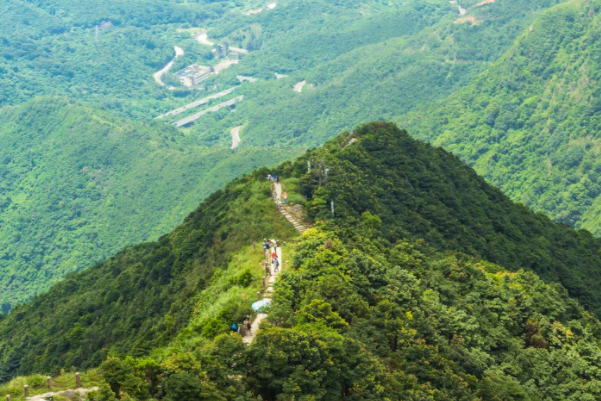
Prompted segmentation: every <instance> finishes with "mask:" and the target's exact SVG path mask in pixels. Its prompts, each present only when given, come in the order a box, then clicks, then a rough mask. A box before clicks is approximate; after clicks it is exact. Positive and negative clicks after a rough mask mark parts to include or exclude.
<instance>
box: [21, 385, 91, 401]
mask: <svg viewBox="0 0 601 401" xmlns="http://www.w3.org/2000/svg"><path fill="white" fill-rule="evenodd" d="M90 391H98V387H90V388H78V389H75V390H63V391H57V392H56V393H44V394H39V395H33V396H31V397H27V398H26V400H27V401H44V400H47V399H49V398H50V397H53V396H55V395H57V394H60V395H65V396H67V395H69V394H70V393H71V394H74V393H79V396H80V398H81V399H84V398H86V394H87V393H88V392H90Z"/></svg>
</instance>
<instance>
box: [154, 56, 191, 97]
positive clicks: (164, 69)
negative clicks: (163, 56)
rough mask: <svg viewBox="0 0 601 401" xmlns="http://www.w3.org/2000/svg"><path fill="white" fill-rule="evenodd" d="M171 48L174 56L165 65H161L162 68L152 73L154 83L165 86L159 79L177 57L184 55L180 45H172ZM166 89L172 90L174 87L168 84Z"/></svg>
mask: <svg viewBox="0 0 601 401" xmlns="http://www.w3.org/2000/svg"><path fill="white" fill-rule="evenodd" d="M173 49H174V50H175V57H173V60H171V61H170V62H169V63H168V64H167V65H166V66H165V67H163V69H162V70H160V71H158V72H157V73H156V74H154V75H153V77H154V80H155V81H156V83H157V84H159V85H161V86H165V83H164V82H163V81H162V80H161V78H162V77H163V75H165V74H166V73H168V72H169V70H170V69H171V67H173V63H175V60H177V58H178V57H181V56H183V55H184V49H182V48H181V47H179V46H174V47H173ZM167 89H169V90H174V89H175V88H174V87H173V86H169V87H167Z"/></svg>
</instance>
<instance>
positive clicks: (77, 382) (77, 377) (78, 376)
mask: <svg viewBox="0 0 601 401" xmlns="http://www.w3.org/2000/svg"><path fill="white" fill-rule="evenodd" d="M75 388H81V373H79V372H77V373H75Z"/></svg>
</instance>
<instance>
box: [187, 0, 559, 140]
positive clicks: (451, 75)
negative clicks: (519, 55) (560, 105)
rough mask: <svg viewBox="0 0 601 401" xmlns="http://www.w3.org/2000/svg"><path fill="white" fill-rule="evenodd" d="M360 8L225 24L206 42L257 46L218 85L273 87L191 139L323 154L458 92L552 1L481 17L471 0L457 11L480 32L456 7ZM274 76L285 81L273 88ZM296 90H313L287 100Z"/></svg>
mask: <svg viewBox="0 0 601 401" xmlns="http://www.w3.org/2000/svg"><path fill="white" fill-rule="evenodd" d="M358 3H365V2H353V1H351V2H344V4H342V2H329V3H327V4H325V3H324V4H322V2H319V1H313V2H306V3H302V6H301V5H299V4H298V2H282V3H281V5H278V8H277V9H275V10H273V11H272V12H269V13H261V14H258V15H257V16H255V18H254V19H252V20H251V21H248V20H247V21H246V22H245V23H243V22H241V21H240V19H239V18H237V19H233V18H230V19H224V21H227V23H225V24H221V25H219V26H218V28H216V29H214V30H211V31H209V33H210V34H213V33H214V34H215V35H217V37H223V38H235V39H237V38H240V37H241V38H248V37H249V36H251V35H254V36H255V37H257V38H259V39H260V40H262V47H261V49H260V50H257V51H254V52H251V53H250V55H248V56H247V57H245V58H244V60H243V62H242V63H241V64H240V65H239V66H237V67H236V69H235V70H234V69H232V70H231V71H227V72H226V74H225V76H227V74H234V73H238V72H241V73H242V74H243V75H251V76H256V77H261V78H266V79H267V78H271V79H270V80H268V81H263V80H262V81H261V82H258V83H256V84H254V85H252V86H250V87H249V88H248V90H247V91H246V93H247V96H246V99H245V101H244V102H243V103H241V104H240V105H239V106H238V108H237V112H236V113H235V114H232V115H226V116H214V117H215V118H214V119H212V118H210V117H209V118H206V119H204V120H203V121H201V122H200V123H199V124H198V127H197V128H195V129H194V131H198V132H201V133H202V132H206V131H209V130H210V131H211V132H212V133H213V134H214V133H216V132H222V133H223V134H222V135H223V136H222V137H224V136H225V132H226V131H225V128H227V127H229V126H235V125H238V124H246V127H245V135H246V138H248V139H247V141H248V142H247V143H251V144H256V145H261V146H264V145H275V146H298V145H305V146H307V145H308V146H318V145H321V144H322V143H324V142H325V141H326V140H328V139H330V138H331V137H332V135H333V133H338V132H341V131H343V130H347V129H351V128H352V127H354V126H356V125H357V124H360V123H363V122H365V121H373V120H380V119H384V120H388V119H390V118H392V117H393V116H396V115H399V114H401V113H405V112H407V111H409V110H411V109H413V108H415V107H416V106H418V105H421V104H424V103H427V102H429V101H432V100H436V99H441V98H443V97H444V96H446V95H449V94H451V93H453V92H454V91H456V90H457V89H459V88H461V87H463V86H464V85H466V84H467V83H468V82H469V81H470V79H471V78H473V77H474V76H475V75H476V74H478V73H479V72H482V71H483V70H485V69H486V68H487V67H489V66H490V64H491V62H494V61H496V60H497V59H498V58H499V57H501V56H502V55H503V54H504V52H505V51H507V50H508V49H509V48H510V46H511V45H512V43H513V41H514V40H515V38H516V37H517V36H518V35H519V34H520V33H521V32H523V30H525V29H527V27H528V26H529V25H530V24H531V23H532V22H533V21H534V20H535V19H536V17H537V16H538V15H539V14H540V12H541V11H543V10H545V9H547V8H549V7H551V6H553V5H555V4H557V3H558V1H555V0H549V1H536V2H532V1H525V0H509V1H507V0H506V1H498V2H496V3H493V4H488V5H485V6H480V7H476V6H475V5H476V4H477V3H478V1H476V0H474V1H460V2H459V3H460V4H461V5H462V6H463V7H465V8H467V10H468V13H467V15H469V16H472V17H474V18H477V21H478V23H477V25H472V24H470V23H469V22H466V23H456V22H457V20H458V18H459V14H458V11H457V7H456V6H453V5H451V4H448V3H447V2H440V1H427V0H419V1H396V2H389V5H387V6H384V5H383V4H382V3H380V4H379V6H375V5H371V6H365V5H361V4H358ZM278 4H279V3H278ZM229 16H231V14H230V15H228V17H229ZM289 21H294V24H292V23H290V22H289ZM244 24H246V25H244ZM237 40H245V39H237ZM240 43H244V42H243V41H242V42H240ZM284 57H285V59H286V61H283V58H284ZM274 72H279V73H285V74H290V76H289V77H288V78H285V79H282V80H279V81H276V80H274V79H273V73H274ZM303 80H305V81H307V84H308V85H312V86H307V87H305V88H304V90H303V92H302V93H300V94H299V93H296V92H294V91H293V90H292V88H293V86H294V85H295V84H296V83H298V82H300V81H303Z"/></svg>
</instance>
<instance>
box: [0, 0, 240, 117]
mask: <svg viewBox="0 0 601 401" xmlns="http://www.w3.org/2000/svg"><path fill="white" fill-rule="evenodd" d="M178 3H180V2H178V1H175V0H159V1H151V0H132V1H127V2H123V1H119V0H110V1H103V2H101V3H98V2H91V1H77V2H74V1H67V0H52V1H27V0H11V1H4V2H2V4H0V13H1V14H2V16H3V24H2V27H0V88H2V89H0V105H6V104H18V103H21V102H23V101H25V100H28V99H30V98H31V97H33V96H37V95H60V96H63V97H68V98H77V99H80V100H85V101H94V102H96V103H98V104H101V105H103V106H104V107H107V108H111V109H113V110H116V111H119V112H120V113H122V114H127V115H131V116H136V117H145V118H149V117H152V116H153V115H152V113H149V112H148V108H149V107H152V106H151V105H153V104H155V103H157V102H160V101H169V99H165V97H166V96H167V97H169V92H168V91H164V90H163V89H161V88H160V87H159V86H158V85H157V84H156V83H154V80H153V78H152V75H153V74H154V73H155V72H156V71H158V70H160V69H161V68H162V67H163V66H164V65H165V64H167V62H168V61H170V60H171V59H172V58H173V56H174V52H173V46H174V44H175V43H174V42H175V40H176V39H175V36H176V29H177V28H180V27H185V26H196V25H198V24H201V23H203V22H207V21H210V20H213V19H216V18H220V17H222V16H223V15H224V14H226V13H227V12H228V11H229V10H232V9H234V8H236V6H237V5H236V2H234V1H219V2H213V1H204V0H199V1H196V2H190V3H188V4H178ZM238 3H240V4H238V5H241V4H245V2H244V1H238ZM96 27H98V33H97V32H96Z"/></svg>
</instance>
